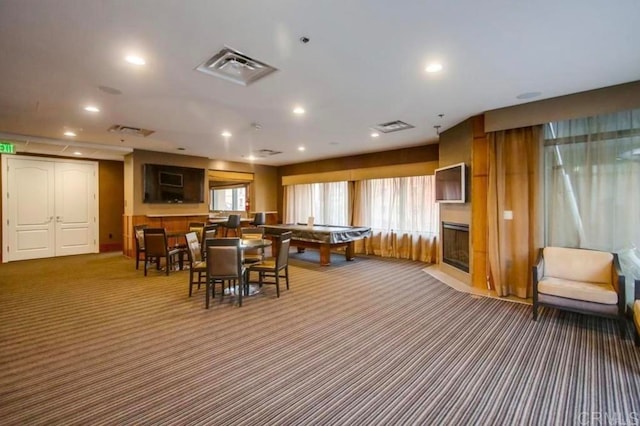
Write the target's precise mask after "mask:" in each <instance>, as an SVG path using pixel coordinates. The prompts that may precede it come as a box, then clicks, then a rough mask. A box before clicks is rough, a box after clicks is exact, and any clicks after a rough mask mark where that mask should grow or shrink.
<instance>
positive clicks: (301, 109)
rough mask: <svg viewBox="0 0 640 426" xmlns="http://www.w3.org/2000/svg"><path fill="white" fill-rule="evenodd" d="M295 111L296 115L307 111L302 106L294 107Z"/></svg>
mask: <svg viewBox="0 0 640 426" xmlns="http://www.w3.org/2000/svg"><path fill="white" fill-rule="evenodd" d="M293 113H294V114H296V115H302V114H304V113H305V111H304V108H302V107H301V106H297V107H295V108H294V109H293Z"/></svg>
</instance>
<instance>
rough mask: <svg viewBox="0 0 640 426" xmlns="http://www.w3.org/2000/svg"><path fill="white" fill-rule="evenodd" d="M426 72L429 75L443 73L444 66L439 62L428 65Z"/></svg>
mask: <svg viewBox="0 0 640 426" xmlns="http://www.w3.org/2000/svg"><path fill="white" fill-rule="evenodd" d="M425 71H426V72H428V73H434V72H440V71H442V64H441V63H439V62H433V63H431V64H429V65H427V68H426V69H425Z"/></svg>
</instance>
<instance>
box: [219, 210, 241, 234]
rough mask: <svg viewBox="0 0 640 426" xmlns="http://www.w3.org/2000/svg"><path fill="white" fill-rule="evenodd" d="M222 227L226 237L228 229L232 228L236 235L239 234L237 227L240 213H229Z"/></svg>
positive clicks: (238, 226)
mask: <svg viewBox="0 0 640 426" xmlns="http://www.w3.org/2000/svg"><path fill="white" fill-rule="evenodd" d="M222 226H223V227H224V236H225V237H226V236H227V235H228V234H229V230H230V229H231V230H233V232H235V235H236V236H239V235H240V234H239V233H238V228H240V215H239V214H230V215H229V218H228V219H227V222H226V223H224V224H222Z"/></svg>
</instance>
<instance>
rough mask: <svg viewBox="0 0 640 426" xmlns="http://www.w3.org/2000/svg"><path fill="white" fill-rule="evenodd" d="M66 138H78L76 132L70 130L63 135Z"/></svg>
mask: <svg viewBox="0 0 640 426" xmlns="http://www.w3.org/2000/svg"><path fill="white" fill-rule="evenodd" d="M63 134H64V135H65V136H69V137H75V136H78V135H77V134H76V133H75V132H72V131H70V130H67V131H66V132H64V133H63Z"/></svg>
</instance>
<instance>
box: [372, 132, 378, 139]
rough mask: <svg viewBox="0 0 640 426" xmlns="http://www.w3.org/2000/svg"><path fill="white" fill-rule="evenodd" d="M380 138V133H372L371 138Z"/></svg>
mask: <svg viewBox="0 0 640 426" xmlns="http://www.w3.org/2000/svg"><path fill="white" fill-rule="evenodd" d="M378 136H380V133H378V132H371V137H372V138H377V137H378Z"/></svg>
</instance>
